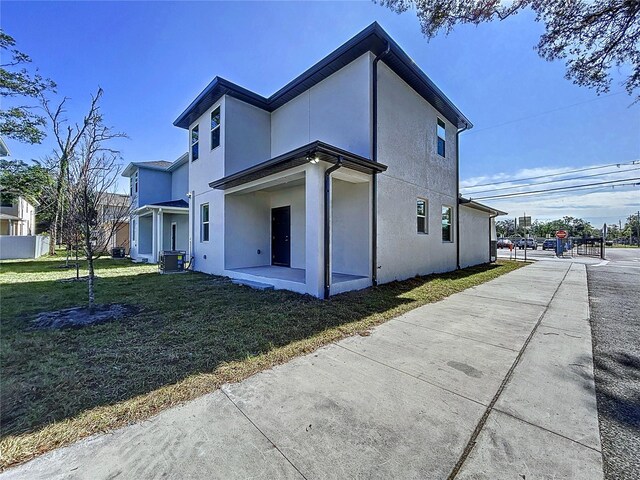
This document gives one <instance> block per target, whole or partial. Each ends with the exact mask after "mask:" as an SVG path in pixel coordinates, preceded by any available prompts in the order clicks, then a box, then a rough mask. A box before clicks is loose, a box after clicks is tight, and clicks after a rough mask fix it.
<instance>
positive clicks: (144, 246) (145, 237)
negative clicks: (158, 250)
mask: <svg viewBox="0 0 640 480" xmlns="http://www.w3.org/2000/svg"><path fill="white" fill-rule="evenodd" d="M136 223H137V228H138V240H137V249H136V252H137V254H142V255H151V253H152V252H153V219H152V218H151V215H146V216H144V217H138V221H137V222H136Z"/></svg>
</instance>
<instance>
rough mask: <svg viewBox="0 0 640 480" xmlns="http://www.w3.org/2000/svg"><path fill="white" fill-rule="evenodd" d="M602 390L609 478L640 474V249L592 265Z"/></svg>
mask: <svg viewBox="0 0 640 480" xmlns="http://www.w3.org/2000/svg"><path fill="white" fill-rule="evenodd" d="M587 279H588V285H589V304H590V307H591V331H592V335H593V350H594V365H595V379H596V394H597V398H598V417H599V420H600V436H601V440H602V454H603V460H604V472H605V478H606V479H607V480H613V479H616V480H623V479H637V478H640V250H639V249H619V248H616V249H613V248H612V249H608V250H607V253H606V260H605V261H601V262H598V263H596V264H593V265H588V266H587Z"/></svg>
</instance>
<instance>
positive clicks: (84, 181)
mask: <svg viewBox="0 0 640 480" xmlns="http://www.w3.org/2000/svg"><path fill="white" fill-rule="evenodd" d="M101 93H102V90H100V91H99V94H101ZM98 99H99V97H94V101H93V102H92V108H91V112H92V114H91V116H90V117H88V122H86V126H85V127H84V128H83V132H82V137H81V141H80V143H79V147H78V151H77V152H76V154H75V155H73V156H71V157H69V158H68V160H69V169H68V179H69V184H68V187H67V189H66V192H67V193H68V205H69V213H68V218H69V222H70V225H72V226H73V227H72V228H71V229H70V231H73V232H76V233H77V235H78V236H79V238H80V243H81V245H82V250H83V253H84V256H85V257H86V259H87V267H88V271H89V276H88V289H89V291H88V293H89V311H90V313H93V312H94V310H95V269H94V262H95V260H97V259H98V258H100V256H101V255H102V254H103V253H104V252H105V251H106V250H107V247H108V245H109V244H110V242H111V240H112V239H113V238H114V236H115V235H116V232H117V231H118V230H119V229H121V228H122V227H123V225H124V224H125V223H126V222H127V221H128V219H129V216H130V208H131V206H130V202H129V201H128V200H127V199H126V197H123V196H121V195H117V194H116V193H115V190H116V186H117V181H118V178H119V177H120V173H121V171H122V164H121V157H120V153H119V152H118V151H117V150H114V149H112V148H110V146H109V145H108V144H109V142H110V141H111V140H113V139H116V138H122V137H125V135H124V134H123V133H119V132H114V131H113V130H112V129H111V128H110V127H107V126H105V125H104V121H103V117H102V114H101V113H100V107H99V105H98V102H97V100H98Z"/></svg>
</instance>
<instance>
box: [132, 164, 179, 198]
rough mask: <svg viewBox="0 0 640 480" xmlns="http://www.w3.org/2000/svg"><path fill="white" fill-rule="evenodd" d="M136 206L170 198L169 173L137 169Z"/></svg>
mask: <svg viewBox="0 0 640 480" xmlns="http://www.w3.org/2000/svg"><path fill="white" fill-rule="evenodd" d="M138 172H139V174H138V175H139V176H138V206H140V207H142V206H144V205H149V204H151V203H158V202H166V201H167V200H171V198H170V196H171V173H169V172H163V171H161V170H151V169H148V168H140V169H138Z"/></svg>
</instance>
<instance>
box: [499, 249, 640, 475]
mask: <svg viewBox="0 0 640 480" xmlns="http://www.w3.org/2000/svg"><path fill="white" fill-rule="evenodd" d="M509 254H510V252H509V250H507V249H502V250H498V257H499V258H509ZM511 255H512V256H513V252H511ZM516 255H517V259H518V260H521V259H524V251H522V250H518V251H517V252H516ZM527 258H528V259H529V260H554V261H557V262H559V263H562V262H572V263H581V264H586V265H587V278H588V285H589V305H590V308H591V314H590V317H591V332H592V336H593V355H594V365H595V380H596V393H597V398H598V417H599V420H600V436H601V441H602V454H603V460H604V470H605V478H606V479H607V480H614V479H615V480H624V479H634V480H635V479H638V478H640V249H636V248H608V249H607V250H606V253H605V259H604V260H603V259H601V258H592V257H581V256H574V257H571V256H568V255H567V256H565V257H563V258H556V256H555V253H554V252H553V251H550V250H546V251H543V250H541V249H540V248H538V250H528V251H527Z"/></svg>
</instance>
